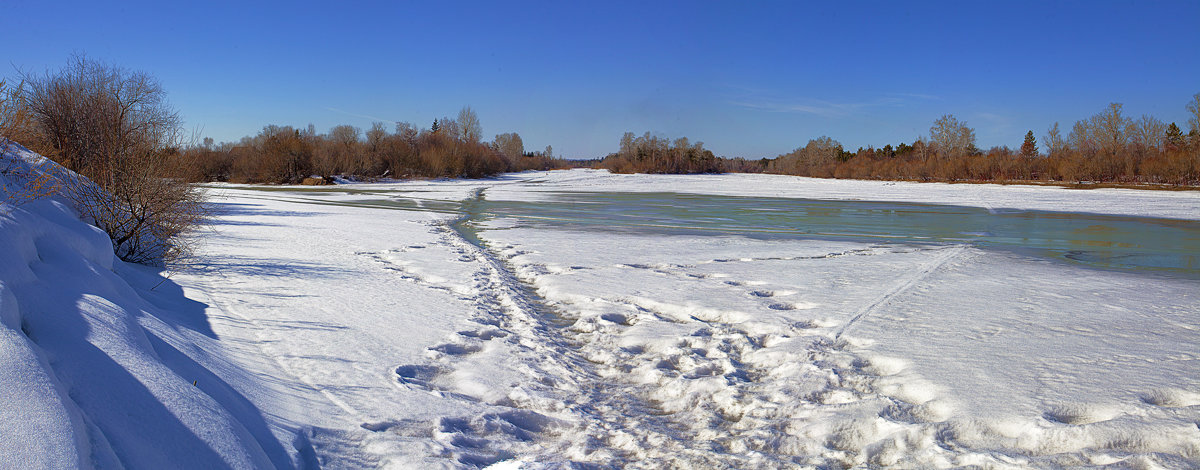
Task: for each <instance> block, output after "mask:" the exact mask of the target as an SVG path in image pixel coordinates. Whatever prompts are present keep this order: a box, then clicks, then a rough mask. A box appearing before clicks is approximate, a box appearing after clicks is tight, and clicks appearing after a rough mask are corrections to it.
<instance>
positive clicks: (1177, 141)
mask: <svg viewBox="0 0 1200 470" xmlns="http://www.w3.org/2000/svg"><path fill="white" fill-rule="evenodd" d="M1166 140H1167V148H1168V149H1171V150H1175V149H1179V148H1180V147H1183V131H1181V130H1179V126H1176V125H1175V123H1173V122H1172V123H1171V125H1170V126H1167V135H1166Z"/></svg>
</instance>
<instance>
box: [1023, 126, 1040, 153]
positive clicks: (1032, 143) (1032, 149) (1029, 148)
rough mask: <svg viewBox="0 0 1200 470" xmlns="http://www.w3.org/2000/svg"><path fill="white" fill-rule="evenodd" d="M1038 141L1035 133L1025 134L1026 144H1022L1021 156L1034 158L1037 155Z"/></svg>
mask: <svg viewBox="0 0 1200 470" xmlns="http://www.w3.org/2000/svg"><path fill="white" fill-rule="evenodd" d="M1037 152H1038V148H1037V139H1036V138H1034V137H1033V131H1029V132H1026V133H1025V143H1022V144H1021V156H1022V157H1025V158H1032V157H1034V156H1036V155H1037Z"/></svg>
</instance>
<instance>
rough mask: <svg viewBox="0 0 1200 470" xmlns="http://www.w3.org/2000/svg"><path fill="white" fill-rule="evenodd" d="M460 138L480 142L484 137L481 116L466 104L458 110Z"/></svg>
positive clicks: (472, 142)
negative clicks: (480, 121) (480, 122)
mask: <svg viewBox="0 0 1200 470" xmlns="http://www.w3.org/2000/svg"><path fill="white" fill-rule="evenodd" d="M458 131H459V134H458V136H459V138H460V139H462V140H463V141H464V142H467V143H471V144H478V143H479V141H480V140H482V139H483V126H481V125H480V124H479V116H476V115H475V110H473V109H471V107H470V106H464V107H463V109H462V110H461V111H459V112H458Z"/></svg>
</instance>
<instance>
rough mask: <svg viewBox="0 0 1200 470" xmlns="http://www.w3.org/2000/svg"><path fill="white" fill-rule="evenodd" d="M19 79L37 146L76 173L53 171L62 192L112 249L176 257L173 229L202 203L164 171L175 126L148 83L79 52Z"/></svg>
mask: <svg viewBox="0 0 1200 470" xmlns="http://www.w3.org/2000/svg"><path fill="white" fill-rule="evenodd" d="M24 78H25V82H26V84H27V85H28V88H27V89H25V90H24V91H23V92H22V94H21V97H22V99H23V101H24V103H25V104H26V105H28V106H29V112H30V115H31V118H32V122H33V128H34V129H35V131H36V137H35V139H34V140H35V141H36V142H35V143H36V145H38V147H39V148H38V150H39V151H41V153H42V154H43V155H45V156H47V157H49V158H51V159H53V160H55V161H57V162H58V163H60V164H62V165H63V166H64V167H66V168H68V169H70V170H72V171H74V172H75V173H77V174H78V175H80V177H68V178H63V179H62V184H63V188H62V189H63V193H64V195H66V196H67V197H69V198H71V199H72V200H73V202H74V203H75V204H76V206H77V208H78V210H79V211H80V213H81V214H82V215H83V216H84V217H85V218H87V219H91V221H92V222H94V223H95V224H96V226H97V227H100V229H102V230H104V231H105V233H107V234H108V236H109V238H110V239H111V240H112V243H113V250H114V252H116V254H117V256H119V257H120V258H121V259H123V260H126V261H130V262H136V263H143V264H161V263H164V262H167V261H170V260H172V259H175V258H176V257H178V256H180V255H182V254H183V253H184V252H185V251H186V246H184V244H183V243H182V237H181V235H183V234H184V232H186V231H187V230H189V229H190V228H192V227H194V226H195V225H196V224H197V223H199V222H200V220H201V219H202V212H203V207H204V205H203V201H202V193H200V192H199V190H198V189H196V188H194V187H192V186H190V185H188V184H187V183H186V182H185V181H182V180H179V179H175V178H170V177H168V175H167V174H166V170H167V167H168V165H167V163H168V162H167V158H168V156H169V155H171V154H173V153H174V152H175V149H176V148H177V147H178V143H179V140H180V135H181V126H180V119H179V116H178V114H177V113H176V112H175V111H174V110H173V109H172V108H171V107H170V106H169V105H168V104H167V101H166V92H165V91H164V90H163V88H162V86H161V85H160V84H159V83H158V81H157V80H155V79H154V78H153V77H151V76H150V75H147V74H145V73H142V72H130V71H127V70H124V69H121V68H118V67H112V66H108V65H105V64H102V63H99V62H95V61H91V60H88V59H86V58H83V57H77V58H75V59H74V60H73V61H72V62H71V63H70V64H68V65H67V67H66V68H64V69H63V70H61V71H59V72H57V73H49V72H47V73H46V74H45V75H42V76H32V75H26V76H25V77H24Z"/></svg>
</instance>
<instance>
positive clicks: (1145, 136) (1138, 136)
mask: <svg viewBox="0 0 1200 470" xmlns="http://www.w3.org/2000/svg"><path fill="white" fill-rule="evenodd" d="M1128 132H1129V139H1130V140H1131V141H1132V143H1133V146H1134V148H1135V150H1136V151H1137V153H1138V155H1139V156H1143V157H1144V156H1145V153H1146V152H1147V151H1151V150H1155V151H1161V150H1162V149H1163V144H1164V143H1165V142H1164V140H1165V139H1164V136H1165V135H1166V134H1167V125H1166V123H1164V122H1162V121H1160V120H1158V119H1157V118H1155V117H1154V116H1151V115H1149V114H1143V115H1142V117H1141V119H1138V120H1136V121H1133V122H1132V123H1130V125H1129V130H1128Z"/></svg>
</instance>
